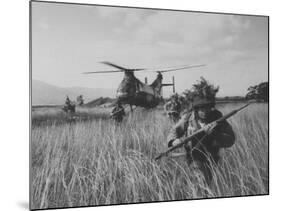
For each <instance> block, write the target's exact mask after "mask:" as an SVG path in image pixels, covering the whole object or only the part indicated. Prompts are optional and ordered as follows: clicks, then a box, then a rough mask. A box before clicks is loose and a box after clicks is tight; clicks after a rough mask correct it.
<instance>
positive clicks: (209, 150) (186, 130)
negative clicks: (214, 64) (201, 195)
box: [168, 78, 235, 184]
mask: <svg viewBox="0 0 281 211" xmlns="http://www.w3.org/2000/svg"><path fill="white" fill-rule="evenodd" d="M193 89H194V90H193V97H192V98H193V103H192V109H191V110H190V111H189V112H187V113H185V114H183V115H182V117H181V119H180V120H179V122H178V123H177V124H176V125H175V126H174V127H173V129H172V130H171V132H170V134H169V136H168V147H171V146H174V145H175V144H178V143H179V142H180V139H179V138H181V137H182V136H184V135H187V136H190V135H192V134H193V133H194V132H196V131H197V130H199V129H201V128H204V132H205V134H202V135H201V137H196V138H194V139H191V141H190V142H188V144H186V145H185V150H186V152H187V160H188V163H189V164H190V166H193V167H195V168H196V169H198V170H200V171H201V172H202V173H203V175H204V177H205V180H206V182H207V183H208V184H210V182H211V181H212V173H211V172H212V171H211V166H212V164H217V163H218V161H219V159H220V155H219V151H220V149H221V148H227V147H231V146H232V145H233V144H234V142H235V135H234V132H233V130H232V127H231V126H230V124H229V123H228V122H227V121H223V122H221V123H219V124H218V125H217V126H215V127H214V126H212V124H209V123H211V122H213V121H215V120H217V119H219V118H220V117H222V113H221V112H220V111H218V110H217V109H216V108H215V95H216V93H217V91H218V87H217V88H214V86H213V85H209V84H208V82H207V81H206V80H205V79H203V78H202V81H201V82H200V84H199V85H194V86H193Z"/></svg>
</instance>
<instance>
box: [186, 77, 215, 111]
mask: <svg viewBox="0 0 281 211" xmlns="http://www.w3.org/2000/svg"><path fill="white" fill-rule="evenodd" d="M200 79H201V80H200V81H199V82H198V83H196V84H193V87H192V90H191V91H190V92H189V93H190V95H191V96H189V98H190V100H191V101H192V107H193V108H194V107H196V106H200V105H211V106H214V105H215V99H216V93H217V92H218V90H219V87H215V86H214V85H211V84H209V82H208V81H207V80H206V79H204V78H203V77H201V78H200Z"/></svg>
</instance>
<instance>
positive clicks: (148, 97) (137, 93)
mask: <svg viewBox="0 0 281 211" xmlns="http://www.w3.org/2000/svg"><path fill="white" fill-rule="evenodd" d="M161 84H162V75H161V74H159V75H158V76H157V78H156V79H155V80H154V82H153V83H152V84H150V85H148V84H145V83H142V82H141V81H140V80H138V79H137V78H136V77H135V75H134V73H133V72H130V71H125V76H124V78H123V80H122V82H121V84H120V85H119V87H118V89H117V95H116V97H117V102H118V103H121V104H129V105H135V106H140V107H144V108H153V107H156V106H157V105H158V104H159V103H160V102H161V100H162V95H161V88H162V87H161Z"/></svg>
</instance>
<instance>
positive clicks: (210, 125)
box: [203, 122, 217, 135]
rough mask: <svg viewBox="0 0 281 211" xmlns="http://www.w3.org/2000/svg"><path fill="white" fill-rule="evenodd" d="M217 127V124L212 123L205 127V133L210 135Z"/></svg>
mask: <svg viewBox="0 0 281 211" xmlns="http://www.w3.org/2000/svg"><path fill="white" fill-rule="evenodd" d="M216 126H217V123H216V122H212V123H210V124H207V125H206V126H204V127H203V130H204V131H205V133H206V134H208V135H210V134H211V133H212V131H213V129H214V128H215V127H216Z"/></svg>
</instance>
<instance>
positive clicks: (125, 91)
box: [83, 61, 205, 111]
mask: <svg viewBox="0 0 281 211" xmlns="http://www.w3.org/2000/svg"><path fill="white" fill-rule="evenodd" d="M101 63H102V64H105V65H108V66H111V67H114V68H116V69H117V70H111V71H95V72H84V73H83V74H97V73H116V72H124V78H123V80H122V81H121V83H120V85H119V86H118V88H117V93H116V105H119V106H120V105H130V107H131V111H132V110H133V109H132V106H136V107H137V106H139V107H143V108H148V109H149V108H155V107H156V106H157V105H159V103H160V102H162V100H163V96H162V88H163V87H165V86H172V87H173V92H175V79H174V77H173V78H172V79H173V80H172V83H166V84H165V83H162V81H163V75H162V73H166V72H171V71H176V70H181V69H190V68H196V67H202V66H205V65H189V66H182V67H178V68H166V69H162V70H154V71H153V72H157V73H158V74H157V76H156V79H155V80H154V81H153V82H152V83H151V84H148V83H147V78H145V82H144V83H143V82H141V81H140V80H139V79H138V78H136V76H135V75H134V72H137V71H150V72H151V70H149V69H144V68H136V69H129V68H125V67H122V66H120V65H116V64H113V63H111V62H107V61H104V62H101Z"/></svg>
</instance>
